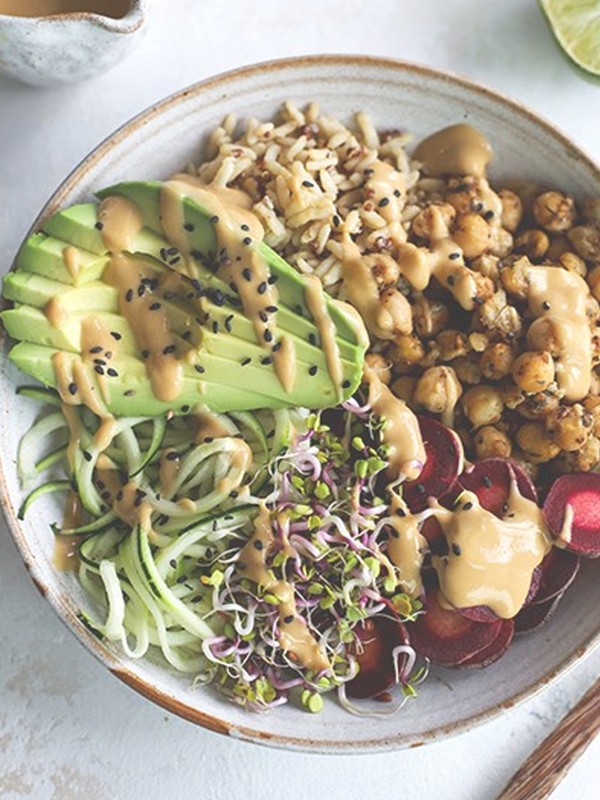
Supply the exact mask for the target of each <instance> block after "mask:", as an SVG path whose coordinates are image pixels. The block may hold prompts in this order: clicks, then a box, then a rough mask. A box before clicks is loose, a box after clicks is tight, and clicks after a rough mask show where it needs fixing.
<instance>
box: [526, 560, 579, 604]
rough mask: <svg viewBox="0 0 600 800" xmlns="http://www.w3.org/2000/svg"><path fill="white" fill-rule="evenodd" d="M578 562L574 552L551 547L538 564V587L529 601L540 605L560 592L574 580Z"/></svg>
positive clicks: (577, 570)
mask: <svg viewBox="0 0 600 800" xmlns="http://www.w3.org/2000/svg"><path fill="white" fill-rule="evenodd" d="M579 563H580V561H579V556H577V555H575V553H569V552H568V551H567V550H559V548H558V547H553V548H552V550H550V552H549V553H548V555H547V556H546V557H545V558H544V560H543V561H542V563H541V564H540V576H541V578H540V583H539V588H538V591H537V592H536V594H535V596H534V598H533V600H532V601H531V602H532V603H533V604H534V605H540V604H541V603H545V602H547V601H548V600H552V599H553V598H554V597H556V596H557V595H559V594H562V593H563V592H564V591H565V590H566V589H568V588H569V586H570V585H571V584H572V583H573V581H574V580H575V576H576V575H577V573H578V572H579Z"/></svg>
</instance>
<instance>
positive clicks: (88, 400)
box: [52, 350, 106, 417]
mask: <svg viewBox="0 0 600 800" xmlns="http://www.w3.org/2000/svg"><path fill="white" fill-rule="evenodd" d="M52 367H53V369H54V376H55V378H56V390H57V391H58V394H59V396H60V399H61V400H62V402H63V411H64V407H68V406H78V405H84V406H87V408H89V409H90V411H92V412H93V413H94V414H97V415H98V416H100V417H102V416H105V414H106V408H105V406H104V404H103V402H102V400H101V398H100V397H99V396H98V392H97V391H96V386H95V385H94V383H93V382H92V380H91V378H90V375H89V368H88V367H87V366H86V365H85V364H84V363H83V361H82V360H81V359H80V358H79V357H77V356H76V357H73V355H72V354H69V353H66V352H64V351H62V350H59V351H57V352H56V353H54V355H53V356H52ZM71 388H74V389H75V391H73V392H72V391H71Z"/></svg>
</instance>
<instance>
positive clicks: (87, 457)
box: [83, 450, 92, 462]
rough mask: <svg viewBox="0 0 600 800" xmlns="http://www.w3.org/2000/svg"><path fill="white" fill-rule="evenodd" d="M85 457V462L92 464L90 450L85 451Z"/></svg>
mask: <svg viewBox="0 0 600 800" xmlns="http://www.w3.org/2000/svg"><path fill="white" fill-rule="evenodd" d="M83 457H84V458H85V460H86V461H87V462H90V461H91V460H92V454H91V453H90V451H89V450H84V451H83Z"/></svg>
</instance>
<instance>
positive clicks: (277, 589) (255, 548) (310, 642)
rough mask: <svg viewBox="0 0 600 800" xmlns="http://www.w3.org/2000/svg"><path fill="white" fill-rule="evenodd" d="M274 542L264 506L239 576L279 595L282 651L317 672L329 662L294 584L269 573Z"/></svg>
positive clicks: (242, 558)
mask: <svg viewBox="0 0 600 800" xmlns="http://www.w3.org/2000/svg"><path fill="white" fill-rule="evenodd" d="M274 544H275V537H274V536H273V529H272V522H271V515H270V513H269V511H268V509H267V508H266V507H265V506H264V505H261V507H260V510H259V513H258V516H257V517H255V519H254V533H253V535H252V537H251V538H250V539H249V540H248V542H247V543H246V544H245V545H244V547H243V548H242V550H241V552H240V555H239V560H238V575H239V576H240V577H242V578H247V579H248V580H251V581H253V582H254V583H257V584H259V585H260V586H262V587H264V588H265V589H266V590H267V591H269V592H271V593H272V594H274V595H275V596H276V597H278V598H279V606H278V614H279V630H280V639H279V642H280V644H281V647H282V649H283V651H284V652H289V653H290V656H291V657H292V658H293V660H294V661H296V662H297V663H298V664H299V665H300V666H302V667H304V668H306V669H311V670H314V671H315V672H320V671H322V670H325V669H329V667H330V664H329V661H328V660H327V658H326V656H325V654H324V653H323V651H322V650H321V648H320V646H319V643H318V642H317V640H316V639H315V638H314V637H313V635H312V633H311V632H310V630H309V629H308V626H307V625H306V623H305V622H304V620H303V619H302V617H301V616H300V615H299V614H298V611H297V609H296V601H295V599H294V586H293V584H291V583H289V581H285V580H278V579H276V578H274V577H273V575H271V574H269V570H268V568H267V557H268V555H269V551H270V550H271V549H272V548H273V546H274Z"/></svg>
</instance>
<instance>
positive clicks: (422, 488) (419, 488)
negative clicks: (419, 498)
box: [415, 483, 427, 494]
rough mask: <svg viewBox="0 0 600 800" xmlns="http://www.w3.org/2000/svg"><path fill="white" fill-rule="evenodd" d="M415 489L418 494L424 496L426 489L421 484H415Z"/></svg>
mask: <svg viewBox="0 0 600 800" xmlns="http://www.w3.org/2000/svg"><path fill="white" fill-rule="evenodd" d="M415 489H416V490H417V493H418V494H425V493H426V492H427V489H426V488H425V486H424V485H423V484H422V483H417V485H416V486H415Z"/></svg>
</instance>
